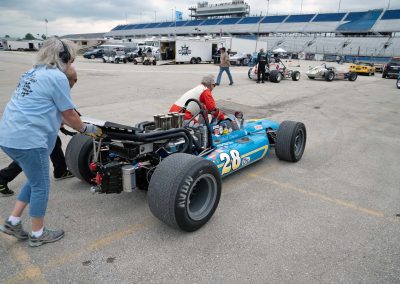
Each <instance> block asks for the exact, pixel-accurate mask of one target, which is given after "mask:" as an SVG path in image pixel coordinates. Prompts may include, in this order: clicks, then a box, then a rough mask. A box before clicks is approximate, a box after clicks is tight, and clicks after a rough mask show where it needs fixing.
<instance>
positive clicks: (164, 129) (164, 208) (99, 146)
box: [66, 99, 307, 232]
mask: <svg viewBox="0 0 400 284" xmlns="http://www.w3.org/2000/svg"><path fill="white" fill-rule="evenodd" d="M189 103H194V104H197V105H198V109H199V113H198V114H197V115H195V117H197V119H198V122H201V125H199V124H198V123H196V124H195V126H189V125H193V121H189V122H187V121H185V122H184V121H183V117H184V112H185V108H184V109H183V110H182V113H170V114H167V115H156V116H154V121H145V122H142V123H139V124H137V125H136V126H135V127H132V126H127V125H120V124H116V123H112V122H105V121H99V120H92V119H88V118H83V121H86V122H89V123H93V124H95V125H97V126H99V127H100V128H101V129H102V131H103V137H102V138H100V139H93V138H91V137H88V136H85V135H81V134H78V135H75V136H74V137H73V138H72V139H71V140H70V142H69V144H68V146H67V150H66V161H67V165H68V168H69V170H70V171H71V172H72V173H73V174H74V175H75V176H76V177H77V178H79V179H81V180H83V181H86V182H88V183H90V184H92V185H93V186H92V191H93V192H99V193H106V194H109V193H121V192H122V191H125V192H132V191H134V190H138V189H141V190H147V191H148V193H147V198H148V203H149V207H150V209H151V212H152V213H153V214H154V215H155V216H156V217H157V218H159V219H160V220H161V221H163V222H165V223H166V224H168V225H170V226H172V227H175V228H179V229H181V230H184V231H188V232H191V231H195V230H197V229H199V228H200V227H201V226H203V225H204V224H205V223H207V221H208V220H209V219H210V218H211V216H212V215H213V214H214V212H215V210H216V208H217V206H218V202H219V200H220V196H221V187H222V183H221V178H222V177H225V176H227V175H230V174H233V173H235V172H237V171H238V170H240V169H242V168H244V167H246V166H248V165H250V164H253V163H255V162H256V161H258V160H260V159H262V158H264V157H265V156H266V155H268V152H269V151H270V149H271V147H275V153H276V156H277V157H278V158H279V159H280V160H284V161H289V162H297V161H299V160H300V159H301V157H302V155H303V152H304V148H305V145H306V135H307V134H306V128H305V126H304V124H303V123H301V122H294V121H284V122H282V123H277V122H273V121H270V120H267V119H257V120H249V121H245V120H244V119H243V114H242V113H241V112H238V111H236V112H235V111H232V112H231V113H230V114H229V115H228V117H229V119H227V120H224V121H211V122H209V119H208V115H206V114H205V113H204V111H203V110H202V107H201V104H200V103H199V102H198V101H197V100H193V99H190V100H188V101H187V102H186V106H187V105H188V104H189Z"/></svg>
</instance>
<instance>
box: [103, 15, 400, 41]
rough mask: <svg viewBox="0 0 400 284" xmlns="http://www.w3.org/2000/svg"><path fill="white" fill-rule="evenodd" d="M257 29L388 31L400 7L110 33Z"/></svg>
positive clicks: (399, 23)
mask: <svg viewBox="0 0 400 284" xmlns="http://www.w3.org/2000/svg"><path fill="white" fill-rule="evenodd" d="M199 26H201V33H203V34H213V33H220V32H221V31H223V33H226V34H255V33H258V32H260V33H305V32H306V33H309V32H312V33H386V32H400V10H396V9H392V10H389V9H377V10H370V11H352V12H340V13H316V14H292V15H271V16H263V17H262V16H258V17H254V16H253V17H242V18H214V19H203V20H185V21H176V22H152V23H140V24H128V25H118V26H116V27H115V28H113V29H112V30H111V31H110V32H108V33H107V34H106V36H115V37H125V36H126V37H130V36H153V35H156V36H157V35H166V36H168V35H171V34H176V35H190V34H194V33H195V32H194V31H199V29H198V28H196V27H199Z"/></svg>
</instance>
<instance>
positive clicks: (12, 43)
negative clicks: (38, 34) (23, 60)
mask: <svg viewBox="0 0 400 284" xmlns="http://www.w3.org/2000/svg"><path fill="white" fill-rule="evenodd" d="M41 46H42V41H40V40H7V45H6V46H5V49H7V50H18V51H32V50H39V48H40V47H41Z"/></svg>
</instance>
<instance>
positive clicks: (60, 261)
mask: <svg viewBox="0 0 400 284" xmlns="http://www.w3.org/2000/svg"><path fill="white" fill-rule="evenodd" d="M270 166H271V165H268V167H270ZM247 176H248V177H252V178H257V179H261V180H264V181H267V182H268V183H270V184H273V185H276V186H278V187H280V188H282V189H284V190H287V191H292V192H297V193H301V194H303V195H307V196H312V197H315V198H317V199H320V200H323V201H326V202H329V203H332V204H335V205H338V206H340V207H345V208H349V209H352V210H355V211H358V212H360V213H363V214H366V215H369V216H374V217H378V218H385V214H384V213H383V212H380V211H376V210H372V209H369V208H365V207H362V206H359V205H357V204H355V203H352V202H349V201H346V200H341V199H337V198H333V197H330V196H327V195H324V194H321V193H317V192H313V191H309V190H305V189H302V188H298V187H296V186H294V185H292V184H289V183H285V182H280V181H277V180H274V179H270V178H266V177H264V176H260V175H258V174H257V173H250V174H247ZM228 183H229V182H228ZM243 183H244V182H243ZM241 185H242V182H241V183H239V186H241ZM228 188H229V187H228ZM227 191H228V192H229V191H230V190H228V189H227V188H225V189H224V190H223V193H226V192H227ZM386 219H388V220H390V221H394V222H397V221H398V220H397V219H395V218H386ZM156 223H157V220H156V219H155V218H149V219H148V220H146V221H145V222H143V223H140V224H133V225H130V226H128V227H126V228H124V229H122V230H118V231H116V232H113V233H111V234H109V235H106V236H104V237H102V238H100V239H97V240H94V241H93V242H90V243H88V244H86V245H84V246H83V247H80V248H78V249H77V250H75V251H74V252H71V253H69V254H66V255H63V256H58V257H57V258H54V259H52V260H50V261H48V262H47V263H45V264H44V265H43V266H42V269H40V268H39V267H38V266H33V265H32V264H31V263H30V259H29V256H28V254H27V253H26V252H25V251H24V249H23V248H21V247H15V248H13V249H11V252H10V253H11V255H12V256H13V258H14V259H15V260H16V261H17V262H18V263H19V264H20V265H21V267H26V268H25V269H24V270H23V271H21V272H20V273H18V274H17V275H15V276H14V277H12V278H9V279H7V280H6V281H5V283H18V282H21V281H26V280H34V281H35V283H47V281H46V280H45V279H44V277H43V274H42V270H51V269H54V268H59V267H62V266H63V265H64V264H66V263H68V262H71V261H72V260H74V259H76V258H78V257H79V256H81V255H83V254H85V253H89V252H92V251H96V250H101V249H102V248H105V247H107V246H108V245H110V244H112V243H114V242H116V241H118V240H121V239H123V238H125V237H127V236H128V235H132V234H135V233H139V232H141V231H143V230H145V229H146V228H149V227H151V226H152V225H154V224H156ZM10 246H11V244H10Z"/></svg>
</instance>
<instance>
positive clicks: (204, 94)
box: [169, 75, 225, 120]
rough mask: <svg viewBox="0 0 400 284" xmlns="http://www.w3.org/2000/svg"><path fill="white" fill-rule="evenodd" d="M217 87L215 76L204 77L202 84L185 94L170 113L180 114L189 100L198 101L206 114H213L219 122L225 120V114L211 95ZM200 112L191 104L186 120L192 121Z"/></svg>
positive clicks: (187, 110)
mask: <svg viewBox="0 0 400 284" xmlns="http://www.w3.org/2000/svg"><path fill="white" fill-rule="evenodd" d="M214 87H215V81H214V76H212V75H208V76H205V77H203V79H202V80H201V84H200V85H198V86H196V87H194V88H193V89H191V90H189V91H187V92H186V93H184V94H183V95H182V96H181V97H180V98H179V99H178V100H177V101H176V102H175V103H174V104H173V105H172V107H171V109H170V110H169V111H170V112H180V111H181V110H182V108H183V107H184V106H185V103H186V101H187V100H188V99H196V100H198V101H199V102H200V103H202V105H203V109H204V110H205V111H206V114H211V115H212V116H213V117H214V118H217V119H218V120H223V119H225V114H224V113H223V112H222V111H221V110H219V109H218V108H217V107H216V103H215V100H214V98H213V96H212V94H211V92H212V90H213V89H214ZM199 111H200V109H199V107H198V105H197V104H195V103H189V105H188V107H187V109H186V112H185V120H190V119H191V118H193V115H196V114H198V113H199Z"/></svg>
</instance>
